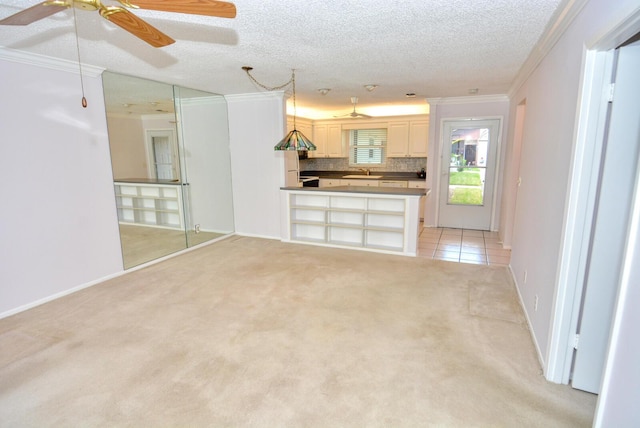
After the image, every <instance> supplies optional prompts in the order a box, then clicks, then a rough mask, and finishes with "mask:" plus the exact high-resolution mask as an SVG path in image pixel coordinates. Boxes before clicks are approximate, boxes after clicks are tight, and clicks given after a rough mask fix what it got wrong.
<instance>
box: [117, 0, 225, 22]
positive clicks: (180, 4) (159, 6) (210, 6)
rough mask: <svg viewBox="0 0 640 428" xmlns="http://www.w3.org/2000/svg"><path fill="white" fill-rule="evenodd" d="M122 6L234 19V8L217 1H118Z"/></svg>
mask: <svg viewBox="0 0 640 428" xmlns="http://www.w3.org/2000/svg"><path fill="white" fill-rule="evenodd" d="M119 1H120V3H122V4H123V5H124V6H127V7H133V8H136V7H138V8H140V9H150V10H159V11H162V12H176V13H188V14H192V15H207V16H217V17H220V18H235V17H236V6H235V5H234V4H233V3H229V2H226V1H219V0H119Z"/></svg>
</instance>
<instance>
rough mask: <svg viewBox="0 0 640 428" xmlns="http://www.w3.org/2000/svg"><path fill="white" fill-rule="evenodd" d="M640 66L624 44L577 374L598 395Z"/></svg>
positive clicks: (637, 123)
mask: <svg viewBox="0 0 640 428" xmlns="http://www.w3.org/2000/svg"><path fill="white" fill-rule="evenodd" d="M637 70H640V44H638V43H636V44H635V45H630V46H626V47H623V48H620V49H619V57H618V66H617V71H616V76H615V88H616V89H615V90H614V97H613V102H612V105H611V116H610V118H609V133H608V136H607V139H606V142H605V147H604V149H603V161H602V162H601V169H600V179H599V186H598V196H597V202H596V208H595V212H594V225H593V228H592V231H593V232H592V235H591V242H590V248H589V255H588V262H587V268H586V275H585V285H584V287H585V291H584V296H583V304H582V310H581V312H582V315H581V318H580V324H579V334H580V336H579V337H580V338H579V341H578V347H577V350H576V352H575V360H574V368H573V375H572V386H573V387H574V388H577V389H582V390H585V391H589V392H593V393H599V392H600V386H601V378H602V373H603V369H604V364H605V360H606V353H607V349H608V344H609V334H610V329H611V321H612V319H613V313H614V310H615V303H616V298H617V294H618V288H619V283H620V269H621V263H622V256H623V254H624V249H625V242H626V236H627V229H628V226H629V222H630V218H629V213H630V210H631V204H632V199H633V190H634V186H635V175H636V169H637V166H638V165H637V159H638V151H640V141H638V138H639V136H638V130H640V110H639V109H638V107H637V99H638V97H639V96H640V80H638V79H637Z"/></svg>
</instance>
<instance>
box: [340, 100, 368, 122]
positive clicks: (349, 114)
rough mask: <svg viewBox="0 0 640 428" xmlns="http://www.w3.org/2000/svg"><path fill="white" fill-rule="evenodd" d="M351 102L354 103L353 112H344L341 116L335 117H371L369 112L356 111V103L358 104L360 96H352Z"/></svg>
mask: <svg viewBox="0 0 640 428" xmlns="http://www.w3.org/2000/svg"><path fill="white" fill-rule="evenodd" d="M351 104H353V111H352V112H351V113H347V114H343V115H341V116H334V117H346V116H348V117H351V118H354V119H371V116H369V115H368V114H364V113H358V112H357V111H356V104H358V97H351Z"/></svg>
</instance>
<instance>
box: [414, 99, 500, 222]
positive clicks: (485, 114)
mask: <svg viewBox="0 0 640 428" xmlns="http://www.w3.org/2000/svg"><path fill="white" fill-rule="evenodd" d="M427 101H428V102H429V155H428V157H427V180H426V181H427V187H428V188H430V189H431V193H430V194H429V195H428V196H427V201H426V205H425V213H424V218H425V226H428V227H434V226H437V220H436V219H437V213H438V191H437V186H438V177H437V174H438V162H439V159H440V157H441V151H442V135H441V132H442V121H443V120H444V119H467V118H475V119H480V118H489V117H491V118H501V119H502V129H501V130H500V147H499V148H498V150H499V151H498V156H497V159H498V170H497V171H496V180H497V189H498V191H497V192H496V193H495V201H494V202H495V208H496V210H495V213H494V214H495V215H494V217H493V226H492V229H493V230H495V229H497V227H498V224H499V222H500V209H499V207H500V204H501V191H500V189H501V188H502V172H501V170H502V165H503V164H504V147H505V144H506V143H505V139H506V129H507V128H506V126H507V124H508V121H509V101H508V99H507V97H506V96H492V97H461V98H429V99H427Z"/></svg>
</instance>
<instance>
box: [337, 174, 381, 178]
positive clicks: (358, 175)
mask: <svg viewBox="0 0 640 428" xmlns="http://www.w3.org/2000/svg"><path fill="white" fill-rule="evenodd" d="M342 178H372V179H376V178H382V176H381V175H364V174H355V175H343V176H342Z"/></svg>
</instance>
